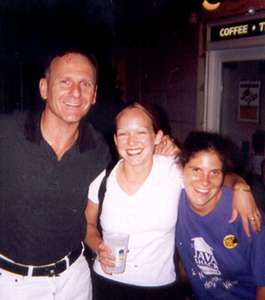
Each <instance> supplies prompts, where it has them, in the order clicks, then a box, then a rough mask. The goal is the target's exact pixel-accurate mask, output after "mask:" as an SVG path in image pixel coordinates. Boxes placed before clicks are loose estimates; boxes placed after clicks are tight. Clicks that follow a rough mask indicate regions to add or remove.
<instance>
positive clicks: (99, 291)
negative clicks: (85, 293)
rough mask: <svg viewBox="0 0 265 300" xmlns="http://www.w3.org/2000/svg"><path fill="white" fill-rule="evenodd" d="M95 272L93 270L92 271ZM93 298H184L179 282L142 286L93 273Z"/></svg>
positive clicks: (174, 299) (147, 299)
mask: <svg viewBox="0 0 265 300" xmlns="http://www.w3.org/2000/svg"><path fill="white" fill-rule="evenodd" d="M92 272H93V271H92ZM92 281H93V300H180V299H184V298H183V296H182V294H181V291H180V289H179V288H178V285H177V283H172V284H169V285H165V286H159V287H142V286H135V285H130V284H125V283H120V282H117V281H114V280H109V279H107V278H104V277H102V276H100V275H98V274H96V273H95V272H93V275H92Z"/></svg>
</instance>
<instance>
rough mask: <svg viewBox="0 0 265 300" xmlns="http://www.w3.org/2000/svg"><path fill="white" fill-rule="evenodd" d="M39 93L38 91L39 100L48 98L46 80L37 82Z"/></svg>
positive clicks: (42, 79)
mask: <svg viewBox="0 0 265 300" xmlns="http://www.w3.org/2000/svg"><path fill="white" fill-rule="evenodd" d="M39 91H40V95H41V98H42V99H43V100H46V99H47V97H48V95H47V91H48V82H47V79H46V78H41V80H40V82H39Z"/></svg>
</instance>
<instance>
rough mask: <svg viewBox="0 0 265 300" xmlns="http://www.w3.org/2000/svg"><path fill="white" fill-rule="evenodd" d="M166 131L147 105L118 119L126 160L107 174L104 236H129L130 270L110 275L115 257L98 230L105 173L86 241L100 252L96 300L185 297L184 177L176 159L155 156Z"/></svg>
mask: <svg viewBox="0 0 265 300" xmlns="http://www.w3.org/2000/svg"><path fill="white" fill-rule="evenodd" d="M162 135H163V133H162V131H161V130H160V127H159V125H158V124H157V120H156V119H155V118H154V114H152V113H151V112H150V110H148V109H146V107H144V106H143V105H142V104H139V103H134V104H132V105H130V106H128V107H127V108H125V109H124V110H122V111H121V112H120V113H119V114H118V116H117V117H116V133H115V136H114V140H115V144H116V147H117V150H118V153H119V155H120V157H121V159H120V160H119V162H118V163H117V164H116V166H115V167H114V169H113V170H112V172H111V173H110V175H109V177H108V181H107V188H106V194H105V198H104V202H103V206H102V213H101V216H100V223H101V227H102V229H103V236H104V233H111V232H120V233H126V234H129V236H130V238H129V252H128V254H127V260H126V268H125V271H124V272H123V273H120V274H109V273H108V271H107V268H108V266H111V265H113V263H114V260H113V257H112V255H111V251H110V249H109V248H108V247H107V246H106V244H105V243H104V242H103V240H102V238H101V236H100V234H99V232H98V230H97V216H98V203H99V200H98V190H99V186H100V183H101V181H102V178H103V177H104V174H105V172H102V173H101V174H100V175H99V176H98V177H97V178H96V179H95V181H94V182H93V183H92V184H91V185H90V187H89V201H88V205H87V209H86V218H87V235H86V244H87V245H88V246H89V247H90V248H91V249H92V250H93V251H94V252H95V253H96V254H97V258H96V260H95V263H94V266H93V268H94V272H95V275H94V282H93V284H94V286H93V289H94V294H95V299H96V300H102V299H108V300H112V299H113V300H114V299H116V300H118V299H122V300H127V299H128V300H132V299H133V300H134V299H135V300H145V299H148V300H153V299H155V300H160V299H163V300H167V299H174V300H176V299H180V296H179V298H178V291H177V288H176V287H177V286H176V273H175V267H174V260H173V256H174V234H175V224H176V220H177V210H178V199H179V195H180V191H181V188H182V178H181V176H182V175H181V170H180V168H179V167H178V166H177V165H176V162H175V160H174V159H173V158H172V157H166V156H161V155H154V149H155V146H156V145H157V144H159V142H160V141H161V138H162Z"/></svg>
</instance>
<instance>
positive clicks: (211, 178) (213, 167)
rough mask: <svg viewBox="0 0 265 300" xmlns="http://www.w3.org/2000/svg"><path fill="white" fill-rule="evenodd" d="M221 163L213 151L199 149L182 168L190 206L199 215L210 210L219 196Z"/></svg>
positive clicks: (221, 173)
mask: <svg viewBox="0 0 265 300" xmlns="http://www.w3.org/2000/svg"><path fill="white" fill-rule="evenodd" d="M222 169H223V165H222V162H221V160H220V158H219V156H218V155H217V154H216V152H214V151H199V152H197V153H196V154H195V155H194V156H192V157H191V158H190V159H189V161H188V162H187V163H186V164H185V166H184V169H183V176H184V185H185V190H186V193H187V196H188V200H189V204H190V207H191V208H192V209H193V210H194V211H195V212H197V213H198V214H200V215H206V214H208V213H209V212H211V211H212V210H213V209H214V208H215V206H216V204H217V203H218V201H219V199H220V196H221V187H222V184H223V178H224V175H223V171H222Z"/></svg>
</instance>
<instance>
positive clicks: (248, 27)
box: [211, 19, 265, 42]
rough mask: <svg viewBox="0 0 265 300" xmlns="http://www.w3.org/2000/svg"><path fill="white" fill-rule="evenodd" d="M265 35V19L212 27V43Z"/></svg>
mask: <svg viewBox="0 0 265 300" xmlns="http://www.w3.org/2000/svg"><path fill="white" fill-rule="evenodd" d="M258 35H265V19H258V20H251V21H245V22H240V23H234V24H227V25H218V26H213V27H211V42H217V41H223V40H231V39H238V38H245V37H253V36H258Z"/></svg>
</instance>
